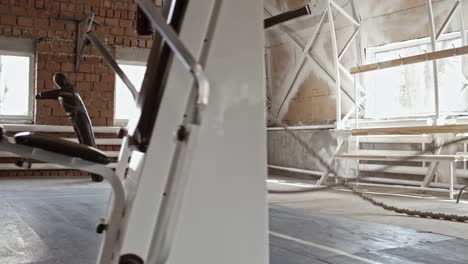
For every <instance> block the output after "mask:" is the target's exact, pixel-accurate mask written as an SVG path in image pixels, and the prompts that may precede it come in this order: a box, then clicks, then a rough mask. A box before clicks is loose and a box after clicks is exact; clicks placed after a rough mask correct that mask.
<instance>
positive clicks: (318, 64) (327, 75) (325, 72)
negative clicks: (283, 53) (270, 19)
mask: <svg viewBox="0 0 468 264" xmlns="http://www.w3.org/2000/svg"><path fill="white" fill-rule="evenodd" d="M265 12H267V13H268V15H270V16H271V12H270V11H268V10H267V9H266V8H265ZM279 28H280V29H281V30H282V31H283V32H284V33H286V34H287V35H288V36H289V37H290V38H291V39H292V40H293V43H294V44H296V46H297V47H299V48H300V49H302V50H304V47H305V46H304V45H303V44H302V43H301V41H299V40H298V39H297V38H296V37H295V36H294V35H292V34H291V32H289V31H288V30H287V29H286V28H285V26H283V25H279ZM306 58H307V60H309V62H310V63H312V64H314V65H315V66H316V67H317V69H318V70H320V72H321V73H322V74H324V76H326V77H327V78H328V79H329V80H330V81H331V82H333V83H335V82H336V81H335V78H334V77H333V76H332V75H331V74H330V73H329V72H328V70H327V69H326V68H325V67H323V66H322V65H321V64H320V63H319V62H318V61H317V60H316V59H315V58H314V57H312V55H311V54H310V53H307V54H306ZM340 66H341V64H340ZM341 67H342V66H341ZM341 67H340V68H341ZM343 71H346V72H345V76H346V77H348V78H350V80H352V79H353V77H352V75H351V74H350V73H349V72H348V71H347V70H346V69H345V68H344V67H343ZM360 88H361V92H363V93H365V90H364V88H362V86H361V85H360ZM341 89H342V91H343V93H344V94H345V95H346V96H347V97H348V98H349V99H350V100H351V101H352V102H354V99H353V98H352V96H351V95H350V94H349V93H348V92H347V91H346V90H345V89H344V87H341ZM359 108H361V109H362V110H363V109H364V108H363V107H362V106H361V105H360V106H359ZM280 115H281V113H280Z"/></svg>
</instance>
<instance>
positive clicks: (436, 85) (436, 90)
mask: <svg viewBox="0 0 468 264" xmlns="http://www.w3.org/2000/svg"><path fill="white" fill-rule="evenodd" d="M426 2H427V11H428V14H429V26H430V28H431V34H430V37H431V48H432V51H436V50H437V37H436V34H437V33H436V29H435V23H434V12H433V9H432V0H426ZM432 70H433V75H434V106H435V117H434V121H435V122H434V125H437V120H438V119H439V117H440V105H439V71H438V62H437V60H434V61H433V62H432Z"/></svg>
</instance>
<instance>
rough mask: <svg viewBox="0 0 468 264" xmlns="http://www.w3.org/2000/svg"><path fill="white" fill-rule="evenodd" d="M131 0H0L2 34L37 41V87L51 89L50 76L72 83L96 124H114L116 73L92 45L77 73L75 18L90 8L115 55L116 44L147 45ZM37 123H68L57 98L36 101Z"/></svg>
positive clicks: (99, 33)
mask: <svg viewBox="0 0 468 264" xmlns="http://www.w3.org/2000/svg"><path fill="white" fill-rule="evenodd" d="M135 9H136V5H135V1H134V0H0V36H3V37H15V38H28V39H34V40H36V67H35V68H36V73H35V81H36V82H35V83H36V91H35V92H40V91H42V90H48V89H52V88H54V86H53V82H52V76H53V74H54V73H56V72H63V73H65V74H66V75H67V76H68V78H69V79H71V80H72V81H75V82H76V88H77V90H78V92H79V93H80V95H81V96H82V98H83V100H84V102H85V104H86V106H87V108H88V112H89V114H90V117H91V120H92V123H93V125H94V126H111V125H113V114H114V113H113V112H114V84H115V76H114V73H113V72H112V70H111V69H110V68H109V67H107V65H106V64H105V62H104V61H103V60H102V58H101V57H100V56H99V53H98V52H97V50H96V49H94V48H89V47H88V48H86V49H85V51H84V58H83V60H82V62H81V67H80V69H79V71H78V72H75V55H76V54H75V49H76V44H77V23H76V22H74V21H73V20H79V19H80V18H82V17H83V16H84V15H87V14H89V13H90V12H91V11H92V10H94V11H95V13H96V21H98V22H100V23H102V24H104V26H102V27H98V28H97V29H96V34H97V35H98V37H99V39H100V40H101V42H102V43H104V44H105V46H106V48H107V49H108V50H109V51H110V52H111V53H112V54H115V50H116V47H118V46H122V47H140V48H149V47H151V45H152V40H151V38H150V37H140V36H137V34H136V32H135V23H136V21H135ZM35 123H36V124H47V125H69V124H70V122H69V120H68V118H67V117H66V116H65V113H64V112H63V110H62V109H61V108H60V106H59V104H58V102H54V101H51V100H45V101H36V109H35Z"/></svg>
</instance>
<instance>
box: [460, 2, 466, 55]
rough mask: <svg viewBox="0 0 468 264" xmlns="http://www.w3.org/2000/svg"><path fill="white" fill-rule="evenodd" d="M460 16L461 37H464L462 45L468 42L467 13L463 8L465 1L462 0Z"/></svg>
mask: <svg viewBox="0 0 468 264" xmlns="http://www.w3.org/2000/svg"><path fill="white" fill-rule="evenodd" d="M458 14H459V17H460V25H461V39H462V46H465V45H466V44H467V43H466V42H467V41H466V32H465V14H464V8H463V1H461V2H460V9H459V11H458Z"/></svg>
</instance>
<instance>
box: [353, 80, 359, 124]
mask: <svg viewBox="0 0 468 264" xmlns="http://www.w3.org/2000/svg"><path fill="white" fill-rule="evenodd" d="M357 83H358V75H354V98H355V100H356V104H357V103H358V102H359V90H358V85H357ZM354 128H355V129H358V128H359V107H357V105H355V106H354Z"/></svg>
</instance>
